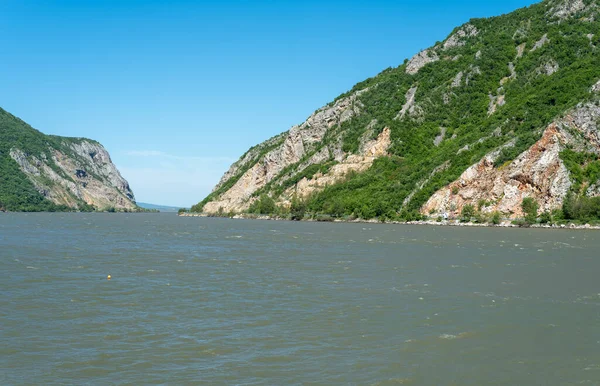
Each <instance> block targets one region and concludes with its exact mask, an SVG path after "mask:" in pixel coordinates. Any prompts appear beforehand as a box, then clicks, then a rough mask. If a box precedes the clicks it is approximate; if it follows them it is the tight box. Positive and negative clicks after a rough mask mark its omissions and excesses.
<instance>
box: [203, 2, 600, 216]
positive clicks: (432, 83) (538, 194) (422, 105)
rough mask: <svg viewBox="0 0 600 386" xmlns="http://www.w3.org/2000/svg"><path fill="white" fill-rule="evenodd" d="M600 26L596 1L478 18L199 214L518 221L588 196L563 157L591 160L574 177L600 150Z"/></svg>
mask: <svg viewBox="0 0 600 386" xmlns="http://www.w3.org/2000/svg"><path fill="white" fill-rule="evenodd" d="M599 17H600V7H599V6H598V2H597V1H582V0H546V1H543V2H541V3H538V4H534V5H532V6H531V7H528V8H523V9H519V10H517V11H515V12H513V13H511V14H507V15H503V16H499V17H495V18H490V19H473V20H470V21H469V22H468V23H466V24H465V25H463V26H460V27H458V28H456V29H455V30H454V31H453V32H452V33H451V34H450V35H449V36H448V37H447V38H446V39H445V40H444V41H443V42H441V43H437V44H436V45H435V46H433V47H431V48H428V49H425V50H423V51H421V52H419V53H417V54H416V55H415V56H414V57H413V58H411V59H408V60H406V61H405V62H404V64H402V65H401V66H399V67H397V68H389V69H386V70H385V71H383V72H382V73H380V74H378V75H377V76H375V77H373V78H369V79H367V80H365V81H364V82H361V83H359V84H357V85H356V86H354V87H353V88H352V90H350V91H349V92H347V93H345V94H343V95H341V96H339V97H338V98H336V99H335V101H333V102H332V103H330V104H328V105H327V106H324V107H322V108H320V109H319V110H317V111H316V112H315V113H314V114H313V115H311V116H310V117H309V118H308V119H307V120H306V121H305V122H304V123H302V124H301V125H298V126H294V127H292V128H291V129H290V130H289V131H287V132H285V133H283V134H281V135H279V136H276V137H274V138H272V139H270V140H268V141H266V142H264V143H262V144H260V145H258V146H255V147H254V148H252V149H251V150H250V151H248V152H247V153H246V154H245V155H244V156H243V157H241V158H240V160H239V161H237V162H236V163H235V164H234V165H232V167H231V169H230V170H229V171H228V172H227V173H226V174H225V175H224V176H223V178H222V179H221V181H220V183H219V184H218V185H217V186H216V187H215V189H214V190H213V192H212V193H211V194H210V195H209V196H208V197H206V198H205V199H204V200H203V201H202V202H200V203H199V204H198V205H196V206H194V208H193V210H194V211H203V212H207V213H218V212H219V213H222V212H243V211H247V210H248V209H249V208H251V206H252V204H253V203H254V202H256V201H257V200H259V198H260V197H268V198H269V199H272V200H273V201H274V203H275V204H276V205H277V207H278V208H279V209H278V210H281V211H285V210H286V208H289V206H290V205H291V202H292V201H293V200H294V199H296V200H300V201H302V202H303V203H304V206H305V207H306V208H307V210H308V212H309V213H313V214H334V215H344V216H355V217H361V218H372V217H379V218H405V219H406V218H411V217H414V216H415V214H418V213H420V214H422V215H434V216H438V215H442V214H444V213H445V214H449V215H450V216H452V215H458V214H459V213H460V212H461V210H462V208H463V207H464V206H465V205H466V204H470V205H474V206H476V207H479V208H481V210H482V211H484V212H489V213H491V212H495V211H499V212H501V213H503V214H504V216H506V217H520V216H522V214H523V213H522V212H521V202H522V200H523V198H525V197H532V198H534V199H535V200H536V201H537V202H538V203H539V204H540V207H541V209H542V210H547V211H550V210H552V209H556V208H559V207H560V206H561V205H562V203H563V200H564V198H565V197H566V196H567V194H568V193H569V192H571V193H575V194H583V195H587V196H594V195H596V194H597V192H598V186H600V182H599V181H596V180H594V179H595V178H596V177H597V174H595V173H594V172H589V173H587V174H586V176H588V177H589V178H591V179H592V180H593V181H592V180H590V181H588V180H586V182H585V183H586V184H587V185H586V188H585V189H583V190H581V191H577V192H575V191H574V190H575V188H576V187H577V188H580V186H579V185H581V184H578V185H577V186H575V183H574V181H575V179H576V176H575V175H574V174H573V173H574V171H573V167H568V165H567V164H566V163H565V162H566V161H564V160H563V158H564V154H565V151H567V150H568V151H572V152H575V153H578V154H585V155H586V156H585V157H583V156H581V157H579V158H582V157H583V158H585V160H586V161H585V163H584V164H581V165H578V167H579V168H584V169H586V168H587V169H589V168H591V169H593V170H595V169H594V167H595V166H593V165H592V164H593V163H594V162H596V161H595V160H594V159H593V157H594V156H593V155H594V154H595V155H596V156H595V157H596V158H597V155H598V154H600V147H599V146H598V136H599V134H598V126H597V125H598V119H599V118H598V107H597V106H598V103H599V102H598V101H599V96H598V91H599V90H600V83H599V82H598V80H599V79H600V55H599V54H598V44H599V36H600V23H599V22H598V21H597V20H598V18H599ZM590 154H592V156H590ZM586 157H587V158H586ZM590 157H592V158H590ZM579 158H578V159H579ZM583 158H582V159H583ZM588 164H589V165H588ZM569 165H570V164H569ZM590 165H591V166H590ZM588 166H589V167H588ZM592 166H593V167H592ZM587 169H586V170H587ZM577 170H579V169H577ZM582 170H583V169H582ZM586 178H587V177H586ZM332 208H335V211H333V209H332ZM333 212H335V213H333Z"/></svg>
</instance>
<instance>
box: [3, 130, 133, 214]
mask: <svg viewBox="0 0 600 386" xmlns="http://www.w3.org/2000/svg"><path fill="white" fill-rule="evenodd" d="M62 145H63V148H67V149H69V150H70V152H69V153H70V154H69V155H67V154H65V152H64V150H63V151H60V150H57V149H54V148H51V149H49V150H50V154H51V155H52V156H51V159H48V158H47V157H46V156H45V155H43V156H39V157H36V156H33V155H28V154H26V153H24V152H23V151H22V150H20V149H18V148H13V149H11V151H10V156H11V158H12V159H14V160H15V161H16V162H17V164H18V165H19V167H20V169H21V171H22V172H23V173H24V174H25V175H26V176H27V177H28V178H29V180H30V181H31V182H32V183H33V184H34V186H35V187H36V189H37V190H38V192H40V193H41V194H42V195H43V196H44V197H45V198H47V199H48V200H50V201H52V202H54V203H55V204H58V205H66V206H69V207H71V208H74V209H77V208H78V207H79V205H80V203H81V202H85V203H86V204H88V205H93V206H95V207H96V208H98V209H105V208H110V207H114V208H115V209H135V208H136V204H135V197H134V195H133V192H132V191H131V188H130V187H129V183H128V182H127V181H126V180H125V179H124V178H123V177H122V176H121V174H120V173H119V171H118V170H117V168H116V167H115V165H114V164H113V163H112V161H111V159H110V155H109V154H108V152H107V151H106V149H104V147H103V146H102V145H100V144H98V143H96V142H93V141H87V140H78V141H74V142H72V141H65V142H63V143H62Z"/></svg>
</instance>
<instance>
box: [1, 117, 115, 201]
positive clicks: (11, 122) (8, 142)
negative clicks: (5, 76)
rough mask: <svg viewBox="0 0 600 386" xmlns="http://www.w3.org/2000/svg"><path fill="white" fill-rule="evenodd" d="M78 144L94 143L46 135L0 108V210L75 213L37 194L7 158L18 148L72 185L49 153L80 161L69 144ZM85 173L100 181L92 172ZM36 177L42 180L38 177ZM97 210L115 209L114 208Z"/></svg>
mask: <svg viewBox="0 0 600 386" xmlns="http://www.w3.org/2000/svg"><path fill="white" fill-rule="evenodd" d="M81 141H86V142H91V143H96V144H97V142H96V141H93V140H89V139H84V138H68V137H58V136H52V135H45V134H43V133H41V132H39V131H37V130H35V129H34V128H32V127H31V126H29V125H28V124H27V123H25V122H23V121H22V120H21V119H19V118H17V117H15V116H13V115H12V114H10V113H8V112H7V111H5V110H3V109H2V108H0V210H8V211H22V212H38V211H47V212H55V211H72V210H74V209H73V208H70V207H68V206H65V205H57V204H55V203H53V202H51V201H50V200H47V199H46V198H45V197H44V196H43V195H42V194H41V193H40V192H38V190H37V189H36V188H35V186H34V185H33V183H32V182H31V181H30V180H29V178H27V176H26V175H25V174H24V173H23V172H22V171H21V169H20V167H19V165H18V164H17V162H16V161H15V160H14V159H13V158H12V157H11V156H10V152H11V150H13V149H18V150H20V151H22V152H23V153H25V154H26V155H28V156H35V157H36V158H37V159H39V160H44V163H46V164H47V165H48V166H49V167H50V168H51V169H52V170H53V171H54V172H56V173H57V174H58V175H60V176H61V177H62V178H64V179H66V180H68V181H72V182H74V181H73V178H72V177H71V176H69V175H67V174H66V173H65V172H64V171H63V170H62V169H61V168H60V167H58V166H57V165H56V164H55V163H54V161H53V160H52V153H51V151H52V149H55V150H58V151H60V152H61V153H62V154H64V155H65V156H67V157H69V158H71V159H79V158H80V156H79V155H78V154H76V153H75V152H74V151H73V150H72V149H71V148H70V146H69V145H70V144H72V143H79V142H81ZM87 173H88V174H90V175H91V176H93V177H95V178H98V179H100V178H99V177H98V176H95V175H94V174H93V173H92V172H91V171H88V172H87ZM39 178H41V179H43V178H45V177H43V176H40V177H39ZM46 182H47V183H48V185H49V186H51V185H52V184H53V183H52V182H51V181H46ZM74 199H75V198H74ZM76 201H77V205H78V210H79V211H93V210H96V209H97V208H94V207H93V206H90V205H88V204H86V203H85V202H83V201H81V200H77V199H76ZM98 209H102V210H104V209H106V210H110V209H112V210H113V211H114V210H115V209H114V208H98Z"/></svg>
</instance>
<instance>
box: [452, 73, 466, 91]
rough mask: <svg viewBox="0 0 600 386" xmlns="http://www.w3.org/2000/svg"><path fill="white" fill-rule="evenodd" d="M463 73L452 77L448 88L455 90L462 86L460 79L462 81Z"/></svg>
mask: <svg viewBox="0 0 600 386" xmlns="http://www.w3.org/2000/svg"><path fill="white" fill-rule="evenodd" d="M463 76H464V73H463V72H462V71H461V72H459V73H458V74H456V76H455V77H454V80H453V81H452V84H451V85H450V87H452V88H457V87H460V86H461V84H462V79H463Z"/></svg>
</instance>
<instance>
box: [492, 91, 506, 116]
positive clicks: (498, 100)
mask: <svg viewBox="0 0 600 386" xmlns="http://www.w3.org/2000/svg"><path fill="white" fill-rule="evenodd" d="M489 97H490V105H489V106H488V115H492V114H494V113H495V112H496V109H497V108H498V107H499V106H504V105H505V104H506V99H505V97H504V95H498V96H495V95H492V94H489Z"/></svg>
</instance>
